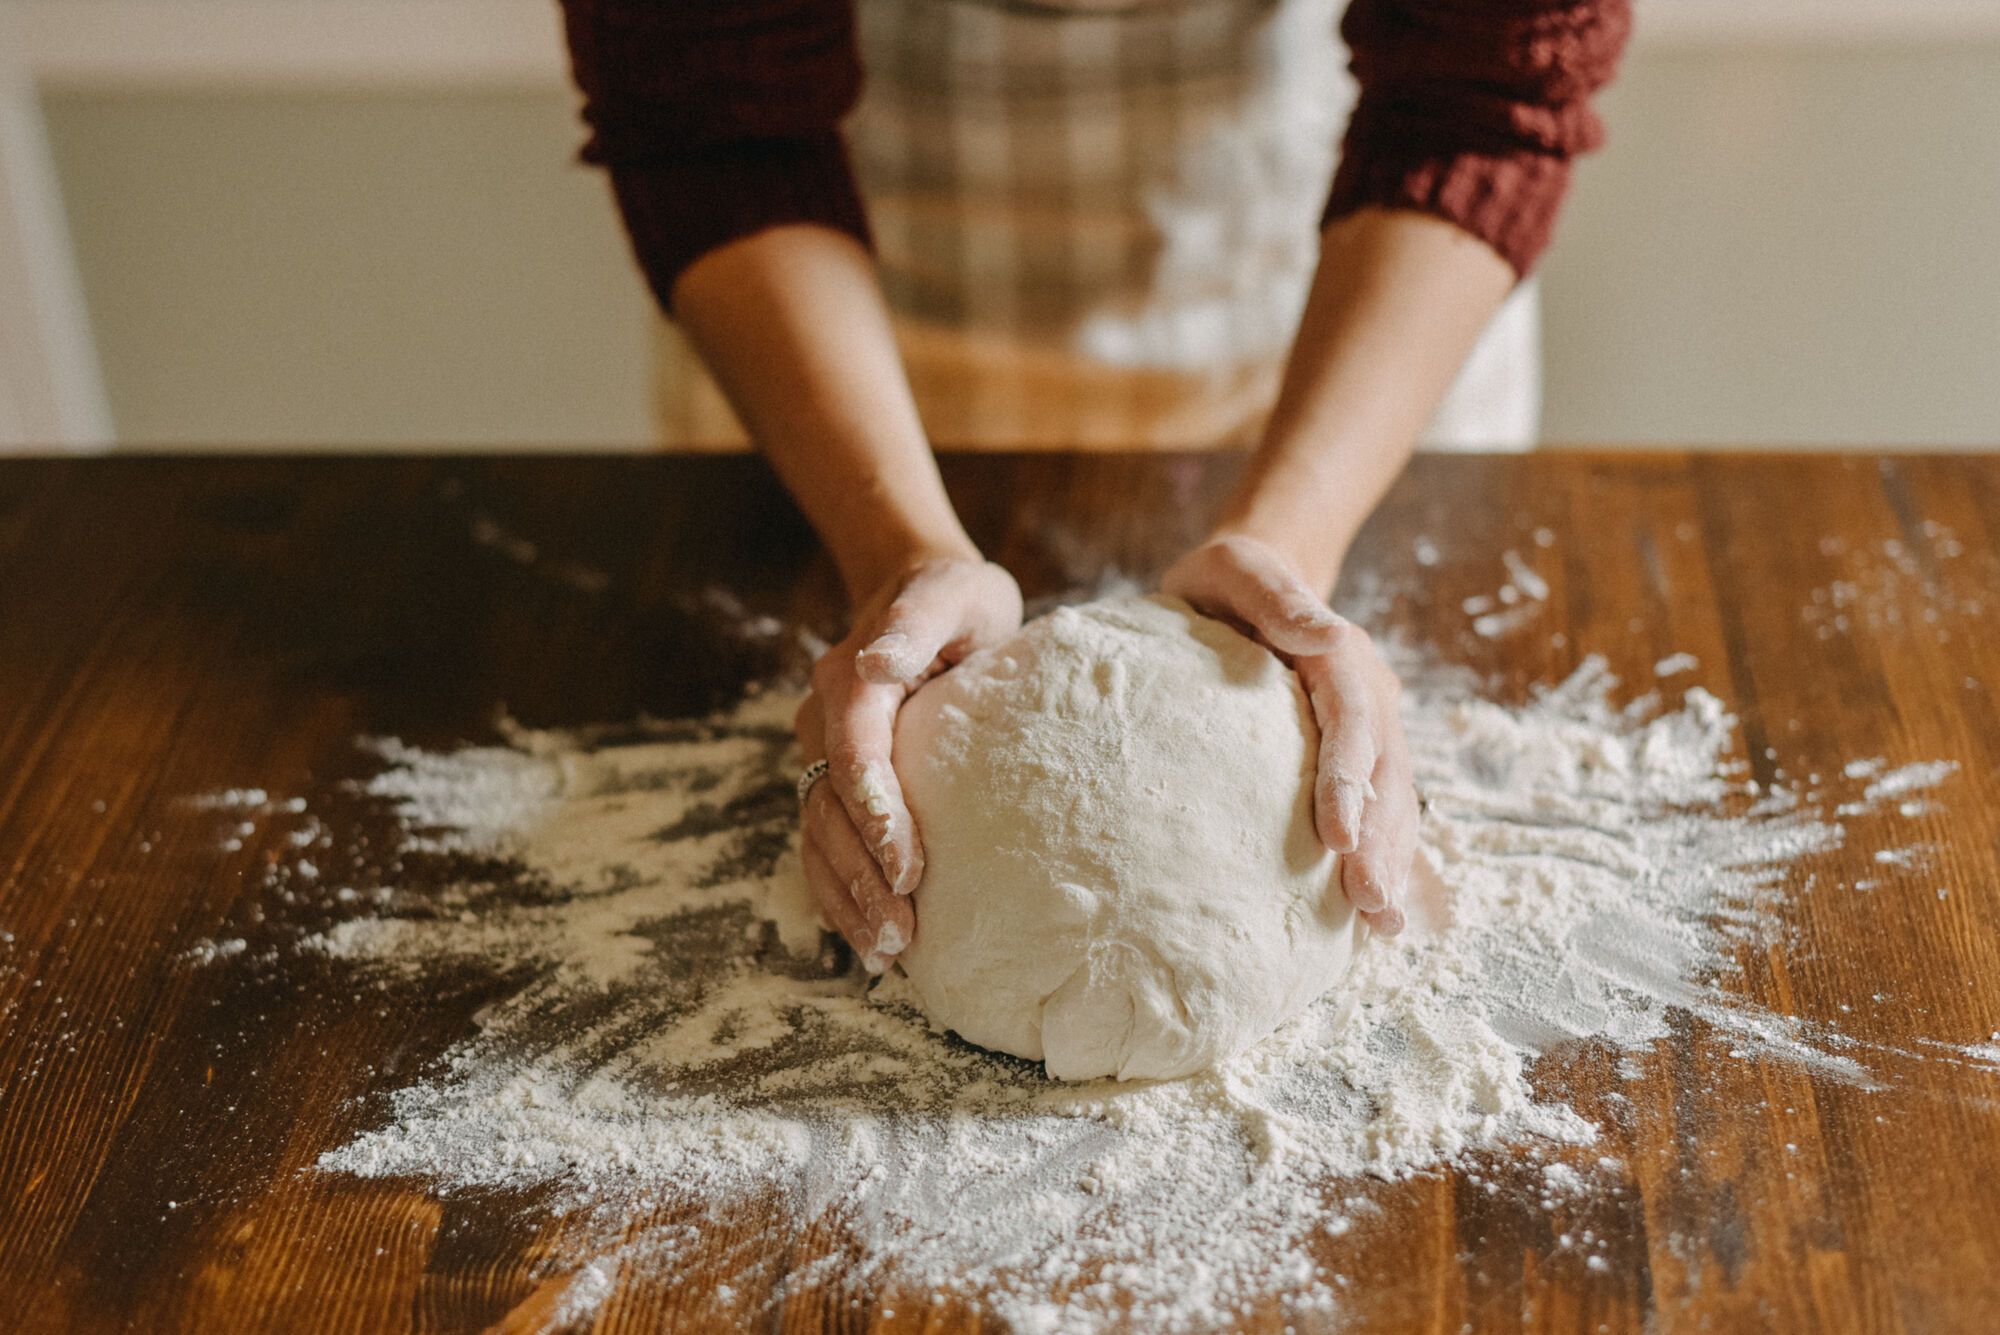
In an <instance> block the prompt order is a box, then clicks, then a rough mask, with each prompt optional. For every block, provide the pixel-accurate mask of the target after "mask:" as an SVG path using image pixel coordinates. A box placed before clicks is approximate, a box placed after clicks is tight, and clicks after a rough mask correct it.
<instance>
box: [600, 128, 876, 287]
mask: <svg viewBox="0 0 2000 1335" xmlns="http://www.w3.org/2000/svg"><path fill="white" fill-rule="evenodd" d="M611 184H612V188H613V190H614V191H615V192H616V193H617V196H618V207H619V210H620V211H621V212H622V213H623V214H624V217H625V229H626V231H627V232H629V233H630V234H631V237H632V248H633V251H634V252H635V253H636V254H637V256H638V260H639V267H640V268H641V269H643V270H645V273H646V280H647V282H648V283H650V284H651V285H652V289H653V295H654V296H656V297H657V298H659V302H660V307H661V309H662V310H665V311H667V312H668V313H670V314H671V312H672V310H673V291H674V282H675V280H676V279H678V278H679V277H680V276H681V272H682V271H683V270H684V269H686V268H687V267H688V266H689V265H690V264H692V263H694V262H695V261H696V260H697V259H699V258H701V257H702V256H703V255H705V254H707V253H708V252H709V251H711V250H714V249H715V248H716V247H718V246H721V245H723V244H725V243H727V242H730V241H734V240H736V239H737V238H739V237H745V236H749V235H751V234H752V233H754V232H761V231H763V230H764V229H766V228H769V227H777V226H781V225H783V224H786V223H818V224H820V225H822V226H826V227H831V228H834V229H836V230H838V231H842V232H846V233H847V234H848V235H850V236H852V237H854V238H855V239H856V240H857V241H859V242H861V244H862V245H864V246H869V245H872V241H871V238H870V236H869V232H868V218H867V214H866V212H865V211H864V210H863V208H862V205H861V195H860V192H859V191H858V190H857V189H856V187H855V183H854V173H853V171H852V170H851V169H850V168H849V166H848V161H847V149H846V146H845V145H844V144H843V142H842V141H841V137H840V135H839V134H838V133H837V132H833V133H828V134H823V135H812V136H805V137H800V138H788V139H751V140H739V141H737V142H735V143H731V144H725V145H720V146H717V147H715V148H711V149H704V150H701V151H698V152H694V153H687V154H679V155H675V156H674V157H671V158H665V159H656V160H653V161H649V162H645V163H624V164H619V163H614V164H612V166H611Z"/></svg>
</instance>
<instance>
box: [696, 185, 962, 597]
mask: <svg viewBox="0 0 2000 1335" xmlns="http://www.w3.org/2000/svg"><path fill="white" fill-rule="evenodd" d="M673 313H674V315H675V317H676V318H677V319H678V320H679V321H680V323H681V325H682V327H683V328H685V329H686V330H687V332H688V335H689V337H690V338H692V339H693V341H694V344H695V347H696V348H697V349H698V350H699V351H700V353H701V355H702V358H703V360H704V361H706V362H707V364H708V366H709V369H710V370H711V371H713V372H714V374H715V377H716V379H717V380H718V381H719V382H720V383H721V385H722V388H723V391H724V393H726V394H727V395H728V396H729V401H730V403H731V404H732V405H734V406H735V408H736V411H737V413H738V414H739V415H740V416H741V417H742V418H743V424H744V425H745V426H746V427H747V428H748V429H749V431H750V436H751V438H752V439H753V440H755V441H756V442H757V446H758V448H759V449H760V450H761V451H762V452H763V453H764V455H765V457H767V458H768V459H770V461H771V464H772V467H774V468H775V469H776V470H777V472H778V476H779V477H780V478H781V479H783V481H784V483H785V486H786V488H787V490H789V491H790V492H791V493H792V495H793V496H794V497H796V498H797V500H798V502H799V504H800V506H801V507H802V508H803V509H804V510H805V512H806V516H807V518H809V519H810V520H811V521H812V524H813V527H814V528H815V529H817V530H818V532H819V534H820V537H821V538H822V539H823V540H824V541H825V542H826V545H827V547H828V549H829V550H830V551H831V552H832V553H833V557H834V560H835V561H836V562H837V563H838V565H839V566H840V573H841V577H842V579H843V580H844V581H845V582H846V584H847V591H848V594H849V596H850V597H851V598H852V599H853V600H854V601H855V602H857V603H859V602H861V601H863V600H865V599H866V598H868V597H869V595H871V594H873V593H874V592H875V591H876V590H877V589H879V588H880V587H881V586H882V585H883V584H885V583H887V582H888V581H889V580H890V579H891V578H893V577H894V576H895V575H897V574H899V573H901V572H902V571H904V570H906V569H908V568H909V567H911V566H913V565H915V564H917V563H918V562H920V561H923V560H926V559H929V558H932V557H963V558H968V559H972V560H977V559H978V557H979V552H978V550H977V549H976V548H975V547H974V546H973V545H972V540H971V539H970V538H968V537H967V536H966V535H965V530H964V528H962V527H961V526H960V524H959V522H958V516H957V515H956V514H954V513H953V512H952V508H951V503H950V501H948V500H947V499H946V498H945V493H944V485H943V483H942V482H940V481H939V479H938V470H937V464H936V462H935V461H934V460H933V459H932V457H931V451H930V443H929V442H928V441H927V440H926V439H925V437H924V429H923V424H922V423H921V422H920V421H918V419H917V406H916V401H915V400H914V399H913V398H912V396H911V394H910V385H909V380H908V379H907V377H906V376H905V375H904V373H903V363H902V359H901V357H900V355H899V354H898V353H897V350H896V342H895V336H894V334H893V333H892V331H891V326H890V323H889V312H888V307H887V305H886V304H885V302H884V301H883V298H882V292H881V287H880V285H879V284H878V283H877V281H876V278H875V268H874V264H873V263H872V261H871V260H870V258H869V256H868V252H867V251H865V250H864V249H862V247H861V244H860V243H859V242H858V241H856V240H855V239H854V238H853V237H851V236H848V235H846V234H845V233H842V232H837V231H834V230H832V229H830V228H825V227H816V226H811V225H801V226H788V227H774V228H771V229H769V230H768V231H763V232H758V233H756V234H755V235H753V236H748V237H744V238H742V239H740V240H737V241H734V242H731V243H730V244H728V245H725V246H722V247H720V248H718V249H716V250H712V251H709V252H708V253H707V254H705V255H703V256H702V257H701V258H700V259H698V260H696V261H695V262H694V263H693V264H691V265H689V266H688V267H687V269H686V270H685V271H683V272H682V274H681V276H680V279H679V281H678V282H677V283H675V285H674V289H673Z"/></svg>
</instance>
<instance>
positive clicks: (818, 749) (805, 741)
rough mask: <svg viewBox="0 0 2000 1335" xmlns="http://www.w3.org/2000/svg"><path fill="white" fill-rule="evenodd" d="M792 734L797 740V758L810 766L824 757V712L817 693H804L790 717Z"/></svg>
mask: <svg viewBox="0 0 2000 1335" xmlns="http://www.w3.org/2000/svg"><path fill="white" fill-rule="evenodd" d="M792 734H793V736H795V737H797V738H798V739H799V757H800V759H802V760H803V761H805V763H806V764H808V765H810V764H812V763H813V762H814V761H815V760H822V759H824V758H825V757H826V710H825V709H824V708H823V707H822V706H821V704H820V699H819V692H818V691H808V692H806V698H805V699H803V700H801V701H799V708H798V712H797V713H795V714H793V715H792Z"/></svg>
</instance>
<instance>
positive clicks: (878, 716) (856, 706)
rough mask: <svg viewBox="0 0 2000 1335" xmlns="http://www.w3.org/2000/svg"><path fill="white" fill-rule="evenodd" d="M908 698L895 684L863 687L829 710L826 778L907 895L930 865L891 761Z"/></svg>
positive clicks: (894, 885)
mask: <svg viewBox="0 0 2000 1335" xmlns="http://www.w3.org/2000/svg"><path fill="white" fill-rule="evenodd" d="M902 700H903V692H902V691H901V690H900V689H899V688H897V687H894V686H859V687H856V688H855V689H854V690H853V692H852V693H851V695H850V696H849V698H848V703H846V704H845V705H843V706H840V707H838V708H834V709H831V710H830V711H829V712H828V714H827V720H826V761H827V771H826V782H827V783H828V784H829V785H830V786H831V787H832V788H833V792H834V795H835V796H836V797H838V798H839V799H840V805H841V806H842V807H844V808H845V809H846V811H847V818H848V820H850V821H851V822H853V825H854V829H855V831H856V832H857V833H858V834H859V835H860V837H861V842H862V844H863V845H864V846H865V847H866V848H867V849H868V852H869V854H870V856H872V857H873V858H874V859H875V861H876V862H877V863H879V864H880V865H881V868H882V875H883V877H884V879H886V880H887V881H888V883H889V888H890V889H891V890H893V891H895V892H896V893H897V894H899V895H907V894H909V893H910V892H911V891H913V890H915V889H916V888H917V882H918V881H920V880H922V879H923V874H924V863H923V851H922V849H921V848H920V847H919V846H918V843H917V828H916V822H914V821H913V820H911V819H910V809H909V807H908V806H907V805H905V804H904V801H903V785H902V784H901V783H900V782H898V781H897V779H896V771H895V768H894V767H893V766H892V765H891V764H890V762H889V757H890V752H891V749H892V748H893V746H894V743H895V733H896V708H897V706H898V705H900V704H901V703H902Z"/></svg>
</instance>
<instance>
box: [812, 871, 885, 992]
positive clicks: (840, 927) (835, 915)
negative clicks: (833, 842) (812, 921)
mask: <svg viewBox="0 0 2000 1335" xmlns="http://www.w3.org/2000/svg"><path fill="white" fill-rule="evenodd" d="M799 853H800V857H801V860H802V861H803V862H804V863H805V869H806V885H807V887H808V888H809V889H811V891H812V896H813V902H814V903H815V904H817V905H819V911H820V916H821V917H822V918H824V919H825V920H826V922H827V923H828V924H829V925H830V926H831V927H832V928H833V930H834V931H836V932H839V933H840V935H841V939H842V940H844V941H846V942H847V944H848V945H849V946H850V947H852V948H853V950H854V954H855V956H856V957H857V958H858V959H859V960H860V961H861V967H862V968H864V969H866V970H868V972H870V973H881V972H883V971H884V970H885V969H887V968H888V967H889V962H888V961H887V960H885V959H883V958H882V957H880V956H879V955H877V954H876V953H875V937H874V934H873V933H872V932H870V931H869V929H868V921H867V919H865V918H864V917H862V915H861V906H860V905H858V904H856V903H855V902H854V896H853V895H852V894H850V893H849V892H848V889H847V887H846V886H845V885H843V884H841V880H840V877H839V876H838V875H836V874H835V873H834V870H833V868H832V867H831V866H829V865H828V863H827V860H826V855H825V854H823V853H821V852H820V851H819V846H818V845H817V844H815V843H813V841H812V840H810V839H808V840H806V841H805V842H804V846H803V847H802V848H801V849H800V850H799Z"/></svg>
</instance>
